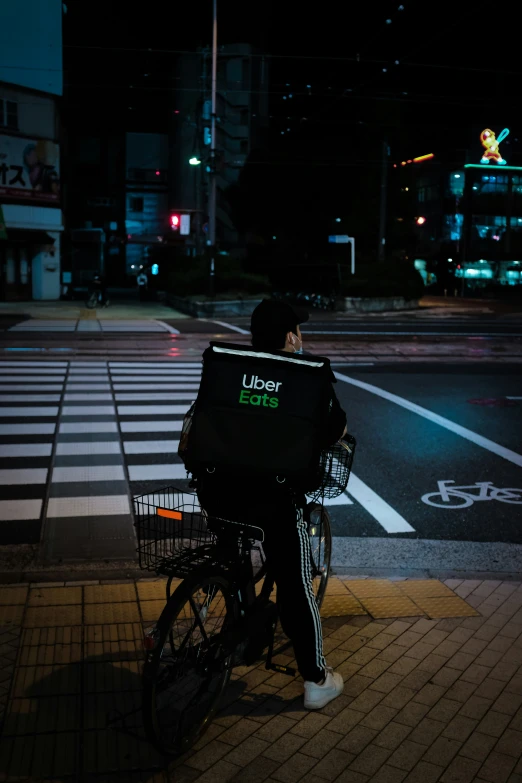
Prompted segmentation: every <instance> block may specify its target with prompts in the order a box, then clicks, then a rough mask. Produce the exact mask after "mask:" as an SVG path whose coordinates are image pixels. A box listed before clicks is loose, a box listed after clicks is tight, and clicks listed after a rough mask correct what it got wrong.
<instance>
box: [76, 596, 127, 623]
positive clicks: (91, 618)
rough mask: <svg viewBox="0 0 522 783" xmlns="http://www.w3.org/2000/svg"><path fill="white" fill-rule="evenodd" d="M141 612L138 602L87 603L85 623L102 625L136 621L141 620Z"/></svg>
mask: <svg viewBox="0 0 522 783" xmlns="http://www.w3.org/2000/svg"><path fill="white" fill-rule="evenodd" d="M139 619H140V614H139V612H138V604H136V603H131V602H130V601H129V602H128V603H121V604H86V605H85V624H86V625H100V624H102V625H103V624H105V623H109V624H111V623H136V622H139Z"/></svg>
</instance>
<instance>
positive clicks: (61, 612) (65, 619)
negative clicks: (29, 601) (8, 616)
mask: <svg viewBox="0 0 522 783" xmlns="http://www.w3.org/2000/svg"><path fill="white" fill-rule="evenodd" d="M81 622H82V607H81V606H80V605H77V606H31V607H29V608H28V609H27V611H26V613H25V617H24V622H23V625H24V628H48V627H49V626H52V625H80V624H81Z"/></svg>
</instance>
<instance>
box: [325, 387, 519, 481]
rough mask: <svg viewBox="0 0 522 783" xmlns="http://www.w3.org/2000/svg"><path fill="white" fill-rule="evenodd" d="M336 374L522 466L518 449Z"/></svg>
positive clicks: (402, 398) (389, 394) (414, 404)
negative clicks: (509, 447)
mask: <svg viewBox="0 0 522 783" xmlns="http://www.w3.org/2000/svg"><path fill="white" fill-rule="evenodd" d="M334 375H335V377H336V378H337V379H338V380H339V381H344V383H349V384H352V385H353V386H357V387H359V388H360V389H363V390H364V391H367V392H370V393H371V394H375V395H377V396H378V397H382V398H383V399H385V400H387V401H388V402H393V403H395V404H396V405H400V406H401V407H402V408H406V410H409V411H411V412H412V413H417V414H418V415H419V416H422V417H423V418H425V419H428V420H429V421H432V422H433V423H434V424H438V425H439V426H441V427H444V428H445V429H447V430H450V432H453V433H455V434H456V435H460V436H461V437H462V438H465V439H466V440H469V441H471V442H472V443H474V444H475V445H476V446H481V447H482V448H484V449H487V450H488V451H490V452H491V453H492V454H496V455H497V456H499V457H502V458H503V459H505V460H508V461H509V462H513V463H514V464H515V465H518V467H522V454H518V453H517V452H516V451H512V450H511V449H507V448H506V447H505V446H501V445H500V444H499V443H495V442H494V441H492V440H489V438H485V437H483V436H482V435H479V434H478V433H477V432H473V430H469V429H467V427H462V426H461V425H460V424H456V423H455V422H454V421H450V419H446V418H445V417H444V416H440V415H439V414H438V413H433V411H430V410H428V409H427V408H423V407H422V406H421V405H417V403H415V402H410V401H409V400H406V399H405V398H404V397H399V396H398V395H397V394H392V393H391V392H387V391H385V390H384V389H381V388H380V387H379V386H374V385H373V384H371V383H366V382H365V381H358V380H356V379H355V378H350V377H349V376H348V375H343V373H340V372H334Z"/></svg>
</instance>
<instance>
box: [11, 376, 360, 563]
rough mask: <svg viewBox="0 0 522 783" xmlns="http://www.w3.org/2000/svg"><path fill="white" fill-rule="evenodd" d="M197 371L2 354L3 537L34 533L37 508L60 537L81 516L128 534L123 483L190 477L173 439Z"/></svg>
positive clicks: (35, 536) (134, 486)
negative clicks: (9, 358) (5, 358)
mask: <svg viewBox="0 0 522 783" xmlns="http://www.w3.org/2000/svg"><path fill="white" fill-rule="evenodd" d="M200 378H201V362H199V361H198V362H188V361H186V362H179V363H177V362H174V361H172V362H168V363H167V362H144V361H134V362H132V361H123V362H118V361H107V362H104V361H94V362H88V361H76V360H73V361H71V362H45V361H42V362H37V361H31V362H0V384H1V386H0V392H1V393H0V544H4V543H17V542H21V541H24V542H33V543H36V542H38V541H39V540H40V535H41V526H42V524H43V523H44V520H43V519H42V518H41V516H42V512H43V510H45V514H46V520H45V527H44V534H45V535H49V536H50V537H52V536H53V535H54V536H55V538H56V542H58V543H59V539H60V538H61V539H63V540H67V539H68V538H69V537H70V536H76V535H79V533H78V531H79V530H80V529H81V526H82V525H87V524H92V525H96V524H98V525H100V526H101V528H102V529H103V526H104V525H106V524H107V525H108V524H118V525H120V526H121V528H120V529H121V530H125V531H126V533H125V535H127V536H128V537H130V536H131V535H132V518H131V515H130V505H129V492H128V486H130V495H136V494H143V493H146V492H149V491H154V490H155V489H157V488H159V487H162V486H168V485H169V484H173V483H174V484H176V483H177V484H178V485H179V484H180V483H181V485H182V486H183V482H184V481H185V480H186V479H187V475H186V471H185V467H184V465H183V464H182V462H181V460H180V458H179V457H178V455H177V449H178V445H179V440H178V438H179V434H180V431H181V427H182V422H183V416H184V415H185V413H186V411H187V410H188V408H189V406H190V404H191V402H192V401H193V400H194V399H195V398H196V396H197V391H198V388H199V381H200ZM353 502H354V501H353V499H352V497H350V496H349V495H348V494H343V495H341V496H340V497H339V498H335V499H333V500H332V501H330V502H329V505H331V506H342V505H346V506H347V505H350V504H352V503H353ZM104 520H107V522H104ZM108 520H113V522H110V523H109V521H108ZM69 534H70V535H69ZM122 535H123V534H122ZM129 540H130V539H129ZM58 543H57V546H58ZM55 551H57V550H55Z"/></svg>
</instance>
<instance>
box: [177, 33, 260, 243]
mask: <svg viewBox="0 0 522 783" xmlns="http://www.w3.org/2000/svg"><path fill="white" fill-rule="evenodd" d="M177 72H178V78H179V81H180V85H181V89H180V90H179V91H178V93H177V94H176V97H175V104H174V107H173V112H172V124H171V133H170V144H171V180H172V186H171V194H172V195H171V209H172V210H179V211H181V212H187V213H190V214H191V217H192V220H191V225H192V230H191V233H190V236H189V237H187V238H186V240H185V245H186V247H187V248H189V249H192V251H193V252H196V253H199V252H201V250H202V249H203V248H204V246H205V244H206V238H207V234H206V230H207V224H208V211H209V210H208V194H209V165H210V145H211V51H210V50H209V49H204V50H201V51H200V52H198V53H196V54H194V55H192V54H191V55H185V56H183V57H181V58H179V60H178V67H177ZM268 119H269V118H268V66H267V62H266V58H265V57H264V56H263V55H262V54H261V53H260V52H258V51H256V50H255V49H253V47H251V46H250V45H249V44H231V45H227V46H221V47H220V48H219V52H218V68H217V96H216V189H217V196H216V242H217V245H218V246H219V248H220V249H221V250H222V251H223V252H231V253H234V252H241V248H242V246H243V238H242V237H241V236H240V235H239V233H238V230H237V228H236V226H235V224H234V220H233V214H232V209H231V206H230V203H229V199H228V192H229V188H231V187H232V186H234V185H235V184H237V182H238V180H239V177H240V173H241V170H242V168H243V167H244V165H245V163H246V160H247V158H248V155H249V153H250V152H251V151H252V150H253V149H255V148H256V146H258V145H259V144H260V143H261V142H262V134H263V131H264V129H265V128H266V127H267V126H268ZM191 160H192V161H196V160H197V161H200V163H199V164H196V165H191V164H190V161H191Z"/></svg>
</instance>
